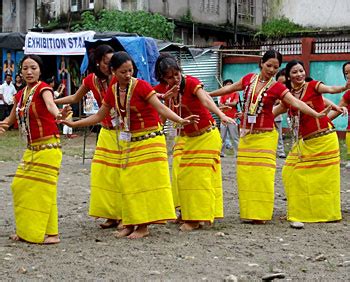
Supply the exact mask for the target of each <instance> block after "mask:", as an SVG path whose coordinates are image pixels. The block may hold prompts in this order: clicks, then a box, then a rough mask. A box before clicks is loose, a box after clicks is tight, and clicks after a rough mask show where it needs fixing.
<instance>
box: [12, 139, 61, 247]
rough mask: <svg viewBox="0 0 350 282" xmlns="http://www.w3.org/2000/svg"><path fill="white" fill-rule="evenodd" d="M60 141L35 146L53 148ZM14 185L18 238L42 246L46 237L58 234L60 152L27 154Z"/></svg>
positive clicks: (42, 142) (47, 151) (54, 150)
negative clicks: (44, 145)
mask: <svg viewBox="0 0 350 282" xmlns="http://www.w3.org/2000/svg"><path fill="white" fill-rule="evenodd" d="M57 142H59V139H57V138H51V139H49V140H45V141H41V142H36V143H33V144H32V145H39V144H50V143H51V144H52V143H57ZM23 161H24V162H23V163H21V164H20V165H19V166H18V168H17V171H16V174H15V177H14V179H13V183H12V185H11V189H12V194H13V203H14V204H13V205H14V212H15V221H16V234H17V235H18V236H19V237H20V238H22V239H24V240H26V241H28V242H32V243H42V242H43V241H44V239H45V234H47V235H57V234H58V214H57V179H58V173H59V168H60V165H61V161H62V152H61V149H59V148H56V149H54V148H53V149H45V150H41V151H31V150H28V149H27V150H26V151H25V152H24V155H23Z"/></svg>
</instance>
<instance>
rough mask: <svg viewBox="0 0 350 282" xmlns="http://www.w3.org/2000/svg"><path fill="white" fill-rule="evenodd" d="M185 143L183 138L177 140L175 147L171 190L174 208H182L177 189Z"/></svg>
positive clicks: (178, 137) (179, 137)
mask: <svg viewBox="0 0 350 282" xmlns="http://www.w3.org/2000/svg"><path fill="white" fill-rule="evenodd" d="M184 145H185V142H184V140H183V139H182V137H181V136H177V137H176V138H175V146H174V150H173V163H172V177H171V189H172V192H173V199H174V206H175V208H179V207H180V200H179V192H178V188H177V175H178V173H179V166H180V161H181V157H182V153H183V149H184Z"/></svg>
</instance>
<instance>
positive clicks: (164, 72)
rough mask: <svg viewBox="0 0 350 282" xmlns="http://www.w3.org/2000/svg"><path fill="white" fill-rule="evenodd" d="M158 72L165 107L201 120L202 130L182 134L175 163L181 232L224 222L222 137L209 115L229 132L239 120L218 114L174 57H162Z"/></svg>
mask: <svg viewBox="0 0 350 282" xmlns="http://www.w3.org/2000/svg"><path fill="white" fill-rule="evenodd" d="M155 71H156V77H157V79H158V80H159V81H160V84H159V85H157V86H156V87H155V90H156V91H157V92H159V93H164V94H163V95H164V98H165V104H167V105H168V106H169V107H170V108H171V109H172V110H174V111H176V112H177V113H178V114H179V115H180V116H181V117H187V116H190V115H193V114H194V115H198V116H199V123H198V124H193V125H189V126H186V127H185V128H183V129H180V131H179V136H178V137H177V139H176V143H175V147H174V157H173V177H172V189H173V195H174V198H175V205H177V206H180V208H181V217H182V221H184V223H183V224H182V225H181V227H180V230H182V231H191V230H194V229H197V228H199V227H200V224H201V223H203V222H208V223H213V222H214V219H215V218H222V217H223V199H222V179H221V163H220V149H221V137H220V133H219V130H218V129H217V128H216V126H215V121H214V119H213V117H212V116H211V114H210V112H209V111H211V112H213V113H215V114H216V115H217V116H218V117H219V118H220V119H221V121H222V123H223V125H224V126H225V125H227V123H234V120H233V119H231V118H229V117H227V116H226V115H225V114H224V113H223V112H221V111H220V110H219V108H218V107H217V106H216V105H215V103H214V101H213V100H212V98H211V97H210V96H209V95H208V93H207V92H206V91H205V90H204V89H203V84H202V83H201V82H200V81H199V80H198V79H197V78H195V77H192V76H189V75H183V74H182V72H181V68H180V66H179V65H178V64H177V62H176V60H175V58H174V57H172V56H171V55H168V54H162V55H161V56H160V57H159V58H158V60H157V62H156V68H155ZM161 97H162V96H161Z"/></svg>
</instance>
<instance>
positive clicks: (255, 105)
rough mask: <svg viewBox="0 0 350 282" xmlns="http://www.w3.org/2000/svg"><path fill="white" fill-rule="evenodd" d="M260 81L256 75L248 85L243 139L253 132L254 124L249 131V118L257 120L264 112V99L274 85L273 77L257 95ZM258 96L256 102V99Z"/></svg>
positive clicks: (242, 129) (242, 131) (244, 102)
mask: <svg viewBox="0 0 350 282" xmlns="http://www.w3.org/2000/svg"><path fill="white" fill-rule="evenodd" d="M258 81H259V75H257V74H256V75H255V76H254V77H253V78H252V80H251V82H250V84H249V85H247V87H246V88H245V90H244V92H245V93H247V95H246V97H245V99H244V101H243V104H244V113H243V123H242V128H241V137H244V136H245V135H247V134H248V132H249V133H251V132H252V130H253V126H254V123H251V124H250V129H249V131H248V130H247V121H248V116H253V117H254V118H255V119H256V117H257V116H258V115H259V114H260V113H261V112H262V107H263V106H264V104H263V97H265V96H267V93H266V91H267V89H268V88H269V87H270V86H271V85H272V84H273V83H274V79H273V77H271V78H270V80H269V81H268V82H267V83H266V84H265V85H264V86H263V87H262V88H261V89H260V91H259V93H258V94H257V95H255V94H256V93H255V92H256V87H257V84H258ZM255 96H256V99H255V102H254V97H255Z"/></svg>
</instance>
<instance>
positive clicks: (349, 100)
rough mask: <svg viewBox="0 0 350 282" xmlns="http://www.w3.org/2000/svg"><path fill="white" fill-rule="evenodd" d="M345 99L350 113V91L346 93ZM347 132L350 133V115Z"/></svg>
mask: <svg viewBox="0 0 350 282" xmlns="http://www.w3.org/2000/svg"><path fill="white" fill-rule="evenodd" d="M343 99H344V101H345V103H347V108H348V111H349V112H350V90H348V91H346V92H345V93H344V95H343ZM346 130H347V131H350V114H349V115H348V127H347V128H346Z"/></svg>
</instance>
